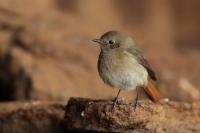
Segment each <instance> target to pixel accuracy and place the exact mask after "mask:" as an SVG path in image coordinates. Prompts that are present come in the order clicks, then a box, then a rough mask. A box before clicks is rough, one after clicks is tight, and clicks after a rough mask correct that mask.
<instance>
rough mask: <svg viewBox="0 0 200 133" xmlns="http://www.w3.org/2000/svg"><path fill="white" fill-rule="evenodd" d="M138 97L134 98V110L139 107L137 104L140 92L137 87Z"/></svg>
mask: <svg viewBox="0 0 200 133" xmlns="http://www.w3.org/2000/svg"><path fill="white" fill-rule="evenodd" d="M136 93H137V94H136V98H135V99H134V101H135V103H134V111H135V110H136V108H137V105H138V99H139V93H138V88H136Z"/></svg>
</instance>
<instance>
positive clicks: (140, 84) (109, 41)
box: [93, 31, 160, 107]
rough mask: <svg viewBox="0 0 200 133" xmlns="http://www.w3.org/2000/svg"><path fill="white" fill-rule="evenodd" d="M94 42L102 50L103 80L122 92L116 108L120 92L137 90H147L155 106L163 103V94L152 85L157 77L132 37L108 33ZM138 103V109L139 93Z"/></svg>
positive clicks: (100, 73)
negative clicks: (156, 103)
mask: <svg viewBox="0 0 200 133" xmlns="http://www.w3.org/2000/svg"><path fill="white" fill-rule="evenodd" d="M93 41H94V42H97V43H98V44H99V45H100V48H101V52H100V55H99V59H98V72H99V75H100V77H101V78H102V79H103V81H104V82H105V83H106V84H108V85H110V86H111V87H114V88H118V89H119V91H118V94H117V97H116V98H115V100H114V103H113V105H114V106H115V105H116V104H117V100H118V96H119V94H120V91H121V90H135V89H136V90H137V88H144V90H145V92H146V94H147V95H148V96H149V97H150V99H151V100H152V101H153V102H159V101H160V94H159V93H158V91H157V89H156V88H155V87H154V85H153V84H152V83H151V81H150V80H154V81H156V76H155V73H154V71H153V70H152V68H151V66H150V65H149V63H148V61H147V60H146V58H145V57H144V56H143V53H142V52H141V50H140V49H139V48H138V46H137V45H136V42H135V41H134V40H133V39H132V38H131V37H130V36H127V35H125V34H123V33H121V32H119V31H109V32H106V33H104V34H103V35H102V36H101V37H100V39H93ZM135 100H136V101H135V107H136V105H137V101H138V93H137V96H136V99H135Z"/></svg>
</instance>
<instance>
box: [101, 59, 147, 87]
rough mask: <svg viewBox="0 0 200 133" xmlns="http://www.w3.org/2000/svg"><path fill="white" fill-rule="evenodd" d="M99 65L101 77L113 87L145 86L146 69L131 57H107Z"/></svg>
mask: <svg viewBox="0 0 200 133" xmlns="http://www.w3.org/2000/svg"><path fill="white" fill-rule="evenodd" d="M99 65H100V67H99V68H100V69H99V73H100V76H101V78H102V79H103V81H104V82H105V83H107V84H109V85H110V86H112V87H114V88H118V89H128V90H133V89H135V88H136V87H137V86H145V85H146V83H147V78H148V73H147V71H146V69H145V68H144V67H143V66H142V65H140V64H139V63H138V62H137V61H136V60H135V59H134V58H133V57H129V56H127V57H126V58H123V59H118V58H117V59H115V60H113V59H112V57H109V58H107V59H104V61H103V62H101V63H100V64H99Z"/></svg>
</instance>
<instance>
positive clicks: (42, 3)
mask: <svg viewBox="0 0 200 133" xmlns="http://www.w3.org/2000/svg"><path fill="white" fill-rule="evenodd" d="M199 13H200V1H199V0H190V1H189V0H162V1H161V0H154V1H153V2H152V1H149V0H0V101H17V100H20V101H21V100H23V101H24V100H67V99H68V98H69V97H72V96H79V97H89V98H111V97H114V96H115V95H116V93H117V89H112V88H110V87H108V86H107V85H105V84H104V83H103V81H102V80H101V79H100V78H99V75H98V72H97V68H96V66H97V65H96V64H97V58H98V54H99V47H98V46H96V45H93V43H92V42H91V40H92V39H93V38H98V37H100V35H101V34H103V33H104V32H106V31H109V30H119V31H122V32H125V33H127V34H129V35H131V36H133V37H134V38H135V39H136V41H137V42H138V43H139V44H140V47H141V48H142V49H143V51H144V53H145V56H146V57H147V59H148V60H149V62H150V64H151V65H152V67H153V68H154V70H155V72H156V73H157V76H158V79H159V80H158V82H157V83H156V85H157V86H158V88H159V91H160V92H161V94H162V95H163V96H164V97H168V98H170V99H172V100H178V101H193V100H199V99H200V15H199ZM121 96H123V97H126V96H127V98H133V97H134V92H129V91H128V92H127V91H124V92H123V93H122V94H121Z"/></svg>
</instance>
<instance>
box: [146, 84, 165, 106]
mask: <svg viewBox="0 0 200 133" xmlns="http://www.w3.org/2000/svg"><path fill="white" fill-rule="evenodd" d="M144 90H145V92H146V94H147V95H148V96H149V97H150V99H151V100H152V101H153V102H155V103H158V102H159V101H160V99H161V96H160V93H159V92H158V91H157V89H156V88H155V86H154V85H153V84H152V83H151V82H150V81H148V84H147V87H145V88H144Z"/></svg>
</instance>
